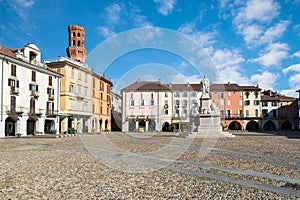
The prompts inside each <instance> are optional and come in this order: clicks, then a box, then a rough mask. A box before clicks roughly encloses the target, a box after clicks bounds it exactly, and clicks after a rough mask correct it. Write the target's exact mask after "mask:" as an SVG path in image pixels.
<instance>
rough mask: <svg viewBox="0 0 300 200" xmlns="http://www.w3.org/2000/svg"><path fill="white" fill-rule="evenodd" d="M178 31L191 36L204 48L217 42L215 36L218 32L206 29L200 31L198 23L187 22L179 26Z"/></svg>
mask: <svg viewBox="0 0 300 200" xmlns="http://www.w3.org/2000/svg"><path fill="white" fill-rule="evenodd" d="M178 31H179V32H181V33H183V34H186V35H188V36H190V37H191V38H193V39H194V40H195V41H196V42H198V43H199V44H200V45H201V46H202V47H203V48H205V47H208V46H211V45H212V44H214V43H215V42H216V40H215V36H216V34H217V33H216V32H215V31H214V32H204V31H198V30H197V29H196V23H195V22H190V23H186V24H184V25H182V26H180V27H179V28H178Z"/></svg>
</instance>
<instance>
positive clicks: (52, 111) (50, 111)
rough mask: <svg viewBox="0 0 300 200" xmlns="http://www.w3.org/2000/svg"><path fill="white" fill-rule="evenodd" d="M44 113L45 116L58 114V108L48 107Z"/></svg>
mask: <svg viewBox="0 0 300 200" xmlns="http://www.w3.org/2000/svg"><path fill="white" fill-rule="evenodd" d="M46 115H47V116H56V115H58V110H50V109H48V110H46Z"/></svg>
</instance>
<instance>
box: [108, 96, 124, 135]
mask: <svg viewBox="0 0 300 200" xmlns="http://www.w3.org/2000/svg"><path fill="white" fill-rule="evenodd" d="M111 104H112V109H111V130H112V131H121V130H122V97H121V95H119V94H117V93H114V92H112V93H111Z"/></svg>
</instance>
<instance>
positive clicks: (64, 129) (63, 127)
mask: <svg viewBox="0 0 300 200" xmlns="http://www.w3.org/2000/svg"><path fill="white" fill-rule="evenodd" d="M60 125H61V129H60V131H61V133H65V132H66V133H67V132H68V118H67V117H65V118H63V119H62V120H61V124H60Z"/></svg>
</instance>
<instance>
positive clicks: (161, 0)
mask: <svg viewBox="0 0 300 200" xmlns="http://www.w3.org/2000/svg"><path fill="white" fill-rule="evenodd" d="M176 2H177V0H154V3H155V4H156V5H157V10H158V12H159V13H161V14H162V15H165V16H166V15H169V14H170V13H172V11H173V9H174V7H175V5H176Z"/></svg>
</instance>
